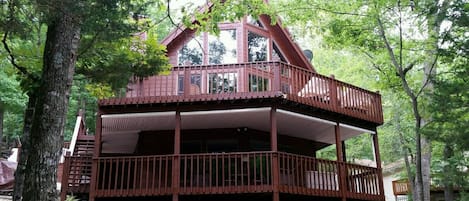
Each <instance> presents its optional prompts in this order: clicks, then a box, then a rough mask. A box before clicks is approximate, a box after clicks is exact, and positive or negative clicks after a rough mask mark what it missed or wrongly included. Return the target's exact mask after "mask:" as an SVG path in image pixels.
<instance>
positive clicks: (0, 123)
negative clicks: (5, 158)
mask: <svg viewBox="0 0 469 201" xmlns="http://www.w3.org/2000/svg"><path fill="white" fill-rule="evenodd" d="M4 113H5V110H4V109H3V103H2V102H1V101H0V148H1V147H2V145H3V114H4ZM0 151H1V150H0Z"/></svg>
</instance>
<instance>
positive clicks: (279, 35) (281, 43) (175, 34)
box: [161, 6, 316, 71]
mask: <svg viewBox="0 0 469 201" xmlns="http://www.w3.org/2000/svg"><path fill="white" fill-rule="evenodd" d="M206 9H208V10H209V11H210V10H211V6H207V7H206ZM258 20H259V21H260V22H261V23H262V24H263V26H264V28H265V29H266V30H267V31H268V32H269V34H270V36H271V39H272V40H273V41H275V44H276V45H277V47H278V48H279V49H280V50H281V52H282V54H283V56H284V57H285V58H286V59H287V61H288V62H289V63H290V64H293V65H295V66H299V67H302V68H305V69H308V70H312V71H316V70H315V69H314V67H313V65H312V64H311V62H310V61H309V60H308V58H306V56H305V55H304V53H303V51H302V50H301V48H300V47H299V46H298V44H297V43H295V42H294V41H293V39H292V37H291V34H290V32H289V31H288V30H287V28H286V27H283V26H282V24H281V20H280V19H277V20H276V23H275V24H272V23H271V22H272V21H271V17H270V16H268V15H260V16H259V18H258ZM192 23H197V21H195V20H194V21H193V22H192ZM195 32H196V31H195V30H192V29H189V28H186V27H183V26H179V27H177V28H176V29H174V30H173V31H172V32H170V34H168V35H167V36H166V38H164V39H163V40H162V41H161V43H162V44H163V45H165V46H166V47H167V49H168V50H171V49H174V48H176V47H178V46H179V45H181V43H184V42H186V41H185V40H188V38H187V36H188V35H190V36H193V34H194V33H195Z"/></svg>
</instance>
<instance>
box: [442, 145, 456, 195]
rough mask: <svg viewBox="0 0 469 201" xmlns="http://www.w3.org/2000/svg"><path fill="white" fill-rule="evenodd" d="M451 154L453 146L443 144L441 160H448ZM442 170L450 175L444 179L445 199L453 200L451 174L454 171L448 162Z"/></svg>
mask: <svg viewBox="0 0 469 201" xmlns="http://www.w3.org/2000/svg"><path fill="white" fill-rule="evenodd" d="M452 156H453V148H452V147H451V145H450V144H448V143H447V144H445V150H444V152H443V160H444V161H447V162H448V161H449V159H450V158H451V157H452ZM444 171H445V172H446V174H448V175H450V176H449V177H447V178H446V179H445V180H444V187H445V201H453V200H454V186H453V182H454V180H453V176H452V175H453V174H454V171H453V170H452V167H451V165H450V164H449V163H447V164H446V165H445V167H444Z"/></svg>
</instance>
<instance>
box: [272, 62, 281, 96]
mask: <svg viewBox="0 0 469 201" xmlns="http://www.w3.org/2000/svg"><path fill="white" fill-rule="evenodd" d="M272 64H273V65H274V68H273V73H274V82H273V86H272V91H275V92H276V91H281V85H280V80H281V79H280V78H281V77H280V62H275V63H272Z"/></svg>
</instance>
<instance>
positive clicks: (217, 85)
mask: <svg viewBox="0 0 469 201" xmlns="http://www.w3.org/2000/svg"><path fill="white" fill-rule="evenodd" d="M208 77H209V79H208V87H209V89H208V90H209V93H211V94H212V93H224V92H236V91H237V86H238V83H237V79H238V78H237V77H238V74H237V73H210V74H209V76H208Z"/></svg>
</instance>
